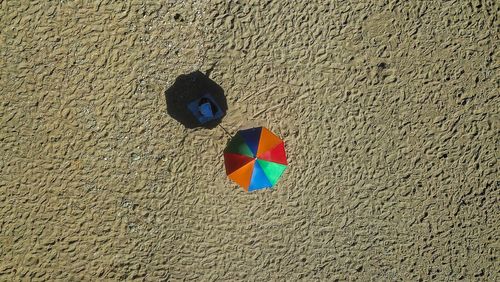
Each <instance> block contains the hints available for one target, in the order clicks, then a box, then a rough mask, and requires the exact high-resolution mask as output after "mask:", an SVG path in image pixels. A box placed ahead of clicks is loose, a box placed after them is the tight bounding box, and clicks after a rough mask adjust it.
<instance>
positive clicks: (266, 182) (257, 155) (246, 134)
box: [224, 127, 288, 191]
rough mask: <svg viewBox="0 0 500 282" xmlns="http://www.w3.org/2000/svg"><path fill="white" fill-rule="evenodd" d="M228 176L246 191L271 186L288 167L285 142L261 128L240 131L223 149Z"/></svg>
mask: <svg viewBox="0 0 500 282" xmlns="http://www.w3.org/2000/svg"><path fill="white" fill-rule="evenodd" d="M224 163H225V166H226V173H227V175H228V177H229V178H230V179H231V180H233V181H234V182H236V183H238V184H239V185H240V186H242V187H243V188H244V189H245V190H247V191H254V190H259V189H263V188H269V187H272V186H273V185H274V184H276V182H278V179H279V178H280V176H281V175H282V174H283V172H284V171H285V168H286V166H287V164H288V162H287V160H286V153H285V143H284V142H283V140H281V139H280V138H279V137H278V136H276V135H274V133H272V132H271V131H269V129H267V128H265V127H256V128H251V129H246V130H240V131H238V133H236V135H235V136H234V137H233V138H232V139H231V141H229V144H228V145H227V147H226V149H225V150H224Z"/></svg>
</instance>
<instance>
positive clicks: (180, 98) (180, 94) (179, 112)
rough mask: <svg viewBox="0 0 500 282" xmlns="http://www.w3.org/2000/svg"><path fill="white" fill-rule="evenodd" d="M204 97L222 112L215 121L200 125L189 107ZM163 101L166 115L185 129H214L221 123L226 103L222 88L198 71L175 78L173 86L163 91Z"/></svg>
mask: <svg viewBox="0 0 500 282" xmlns="http://www.w3.org/2000/svg"><path fill="white" fill-rule="evenodd" d="M204 97H208V98H209V99H211V100H212V101H213V102H215V104H216V105H217V106H218V108H219V110H220V111H222V112H221V113H220V115H219V117H218V118H217V119H215V120H211V121H208V122H206V123H201V122H200V121H199V120H198V119H197V118H196V116H195V115H194V114H193V111H192V110H190V108H189V105H193V104H196V103H197V101H200V100H201V99H204ZM165 101H166V103H167V113H168V114H169V115H170V116H171V117H172V118H174V119H175V120H177V121H178V122H180V123H181V124H182V125H184V126H185V127H186V128H197V127H202V128H214V127H216V126H217V125H218V124H219V123H220V122H221V121H222V118H223V117H224V116H225V114H226V111H227V101H226V97H225V96H224V90H223V89H222V87H220V86H219V85H218V84H217V83H215V82H214V81H213V80H211V79H210V78H209V77H208V76H206V75H205V74H203V73H202V72H200V71H195V72H192V73H190V74H184V75H180V76H179V77H177V79H176V80H175V82H174V84H173V85H172V86H171V87H169V88H168V89H167V91H165ZM201 101H203V100H201Z"/></svg>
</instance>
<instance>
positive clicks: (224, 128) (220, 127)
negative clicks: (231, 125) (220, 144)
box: [218, 124, 231, 137]
mask: <svg viewBox="0 0 500 282" xmlns="http://www.w3.org/2000/svg"><path fill="white" fill-rule="evenodd" d="M218 125H219V126H220V128H222V130H224V132H225V133H226V134H227V135H228V136H229V137H231V134H229V132H227V130H226V129H225V128H224V126H222V125H220V124H218Z"/></svg>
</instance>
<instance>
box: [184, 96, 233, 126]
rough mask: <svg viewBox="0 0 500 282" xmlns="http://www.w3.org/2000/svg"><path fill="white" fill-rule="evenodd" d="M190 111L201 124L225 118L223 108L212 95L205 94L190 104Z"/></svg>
mask: <svg viewBox="0 0 500 282" xmlns="http://www.w3.org/2000/svg"><path fill="white" fill-rule="evenodd" d="M188 109H189V111H190V112H191V113H192V114H193V115H194V116H195V117H196V119H197V120H198V122H199V123H201V124H204V123H207V122H210V121H214V120H217V119H220V118H222V117H223V116H224V112H223V111H222V109H221V107H220V106H219V105H217V103H216V102H215V100H214V99H213V98H212V97H211V96H210V94H205V95H203V96H201V97H200V98H199V99H196V100H194V101H192V102H190V103H189V104H188Z"/></svg>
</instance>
